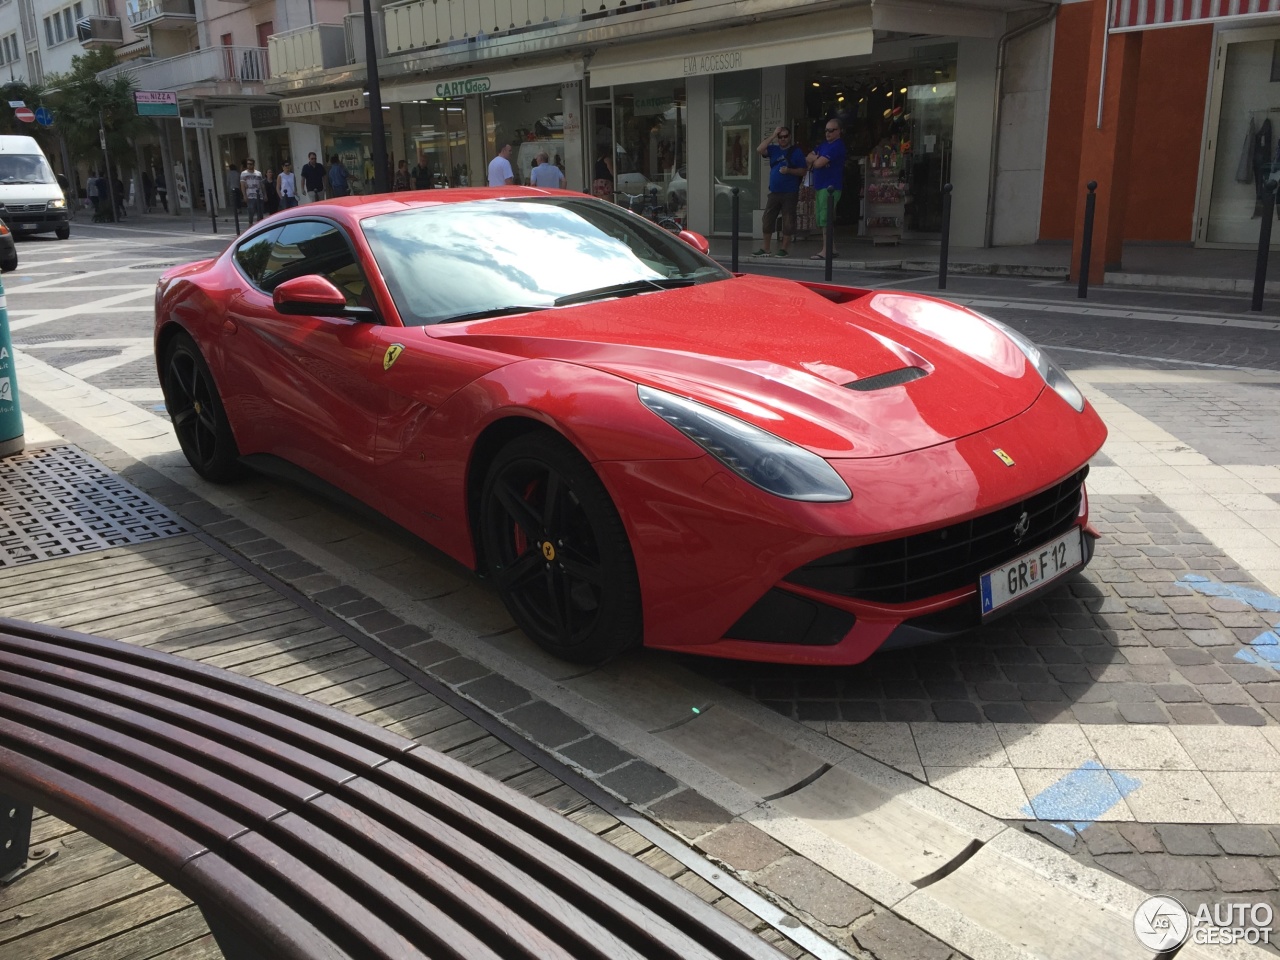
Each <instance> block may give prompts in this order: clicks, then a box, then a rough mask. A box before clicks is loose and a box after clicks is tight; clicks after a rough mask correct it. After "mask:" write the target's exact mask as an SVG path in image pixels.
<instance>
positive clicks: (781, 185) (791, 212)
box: [755, 127, 808, 257]
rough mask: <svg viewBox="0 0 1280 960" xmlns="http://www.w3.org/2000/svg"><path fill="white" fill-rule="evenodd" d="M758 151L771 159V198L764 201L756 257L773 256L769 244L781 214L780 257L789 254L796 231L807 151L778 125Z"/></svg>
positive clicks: (761, 142)
mask: <svg viewBox="0 0 1280 960" xmlns="http://www.w3.org/2000/svg"><path fill="white" fill-rule="evenodd" d="M756 153H758V154H760V156H762V157H764V158H766V159H767V160H768V161H769V197H768V199H767V200H766V201H765V204H764V215H763V216H762V217H761V219H760V226H761V228H762V230H763V232H764V239H763V240H761V241H760V249H759V250H757V251H756V252H755V255H756V256H757V257H767V256H770V253H769V243H770V241H772V240H773V231H774V228H775V227H776V225H777V223H778V216H779V215H781V216H782V240H781V242H779V244H778V256H780V257H786V256H789V255H790V251H789V250H788V248H789V247H790V246H791V238H792V237H793V236H795V233H796V201H797V200H798V199H799V197H800V181H801V179H803V177H804V175H805V171H806V170H808V167H807V166H806V165H805V159H804V154H803V153H802V152H801V150H800V148H799V147H797V146H796V145H795V144H794V143H792V141H791V131H790V130H788V129H787V128H786V127H778V129H776V130H774V131H773V133H772V134H770V135H769V136H767V137H765V138H764V139H763V140H761V141H760V146H758V147H756Z"/></svg>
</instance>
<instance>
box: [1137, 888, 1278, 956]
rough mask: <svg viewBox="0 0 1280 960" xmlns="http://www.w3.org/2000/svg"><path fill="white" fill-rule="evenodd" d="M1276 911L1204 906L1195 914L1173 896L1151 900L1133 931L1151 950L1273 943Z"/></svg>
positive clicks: (1142, 908)
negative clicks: (1189, 943)
mask: <svg viewBox="0 0 1280 960" xmlns="http://www.w3.org/2000/svg"><path fill="white" fill-rule="evenodd" d="M1274 919H1275V912H1274V911H1273V910H1272V909H1271V906H1270V904H1267V903H1216V904H1214V905H1213V907H1212V908H1210V906H1209V904H1207V903H1202V904H1200V908H1199V909H1198V910H1196V912H1195V913H1194V914H1190V913H1188V912H1187V909H1186V908H1185V907H1184V906H1183V905H1182V904H1181V903H1180V902H1179V901H1178V900H1176V899H1174V898H1173V897H1150V898H1149V899H1147V900H1144V901H1143V902H1142V904H1141V905H1140V906H1139V907H1138V911H1137V913H1135V914H1134V916H1133V932H1134V933H1135V934H1136V935H1137V937H1138V940H1139V941H1140V942H1141V943H1142V945H1143V946H1144V947H1146V948H1147V949H1148V950H1155V951H1158V952H1160V953H1164V952H1166V951H1169V950H1175V949H1177V948H1178V947H1180V946H1182V945H1183V944H1184V943H1186V942H1187V940H1188V939H1190V940H1193V941H1195V942H1196V943H1217V944H1224V943H1225V944H1231V943H1241V942H1243V943H1270V942H1271V922H1272V920H1274Z"/></svg>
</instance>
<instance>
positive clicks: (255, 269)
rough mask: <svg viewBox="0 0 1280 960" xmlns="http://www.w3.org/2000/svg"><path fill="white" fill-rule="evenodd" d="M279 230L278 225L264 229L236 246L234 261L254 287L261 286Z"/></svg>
mask: <svg viewBox="0 0 1280 960" xmlns="http://www.w3.org/2000/svg"><path fill="white" fill-rule="evenodd" d="M280 230H281V228H280V227H276V228H275V229H274V230H266V231H264V232H262V233H259V234H257V235H255V236H252V237H250V238H249V239H248V240H246V241H245V242H244V243H242V244H240V246H238V247H236V252H235V258H236V263H237V264H239V266H240V269H241V270H242V271H243V272H244V275H245V276H246V277H248V278H249V282H250V283H252V284H253V285H254V286H255V287H261V286H262V278H263V274H264V271H265V270H266V266H267V261H268V260H269V259H270V257H271V249H272V247H274V246H275V242H276V238H277V237H279V236H280Z"/></svg>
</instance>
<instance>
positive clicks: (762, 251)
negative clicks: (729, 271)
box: [752, 247, 769, 257]
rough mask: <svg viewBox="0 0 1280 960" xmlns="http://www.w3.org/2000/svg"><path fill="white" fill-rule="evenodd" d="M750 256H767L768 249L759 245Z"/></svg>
mask: <svg viewBox="0 0 1280 960" xmlns="http://www.w3.org/2000/svg"><path fill="white" fill-rule="evenodd" d="M752 256H753V257H767V256H769V251H768V250H766V249H765V248H764V247H761V248H760V249H759V250H757V251H756V252H755V253H753V254H752Z"/></svg>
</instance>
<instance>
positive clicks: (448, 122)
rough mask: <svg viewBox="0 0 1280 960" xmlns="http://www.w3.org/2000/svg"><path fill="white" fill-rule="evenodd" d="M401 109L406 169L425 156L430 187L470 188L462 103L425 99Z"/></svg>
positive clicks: (465, 126) (465, 128) (403, 106)
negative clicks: (429, 175) (429, 176)
mask: <svg viewBox="0 0 1280 960" xmlns="http://www.w3.org/2000/svg"><path fill="white" fill-rule="evenodd" d="M400 109H401V120H402V122H403V124H404V132H405V141H406V142H405V146H404V154H403V156H404V159H405V160H406V161H408V165H409V168H410V169H411V170H412V169H413V168H414V167H415V166H416V165H417V164H418V163H420V162H423V158H424V157H425V163H426V166H427V168H428V169H429V170H430V173H431V183H432V186H433V187H466V186H470V184H471V172H470V170H469V169H468V168H467V125H466V112H465V111H466V107H465V103H464V101H462V100H425V101H420V102H416V103H406V104H403V105H402V106H401V108H400Z"/></svg>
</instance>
